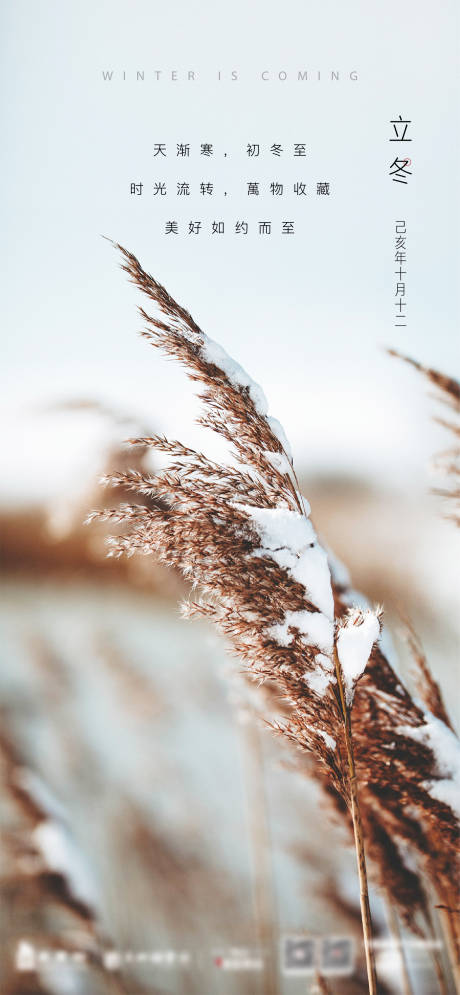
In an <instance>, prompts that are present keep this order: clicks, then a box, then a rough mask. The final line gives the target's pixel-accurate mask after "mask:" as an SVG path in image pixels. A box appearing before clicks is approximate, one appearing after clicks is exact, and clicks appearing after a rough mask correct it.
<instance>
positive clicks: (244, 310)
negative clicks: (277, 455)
mask: <svg viewBox="0 0 460 995" xmlns="http://www.w3.org/2000/svg"><path fill="white" fill-rule="evenodd" d="M457 17H458V15H457V5H456V4H454V3H451V2H444V3H443V4H442V6H440V7H439V6H435V5H434V4H432V3H428V2H415V0H409V2H406V3H405V4H400V3H396V2H395V0H390V2H388V3H386V4H385V5H376V4H369V3H367V2H358V0H352V2H347V3H339V2H338V0H326V2H323V3H321V4H313V3H311V2H307V3H305V2H301V0H295V2H294V0H288V2H285V3H283V4H275V3H273V2H268V3H267V2H266V0H264V2H263V3H262V2H256V3H253V4H251V5H250V6H249V5H247V4H246V3H243V2H242V0H236V2H233V3H232V4H229V3H228V4H217V3H211V2H210V0H202V2H200V3H199V4H198V3H190V2H188V3H185V2H179V3H175V4H174V5H166V4H162V5H160V4H159V3H152V2H150V3H145V2H138V0H134V2H131V3H130V4H129V5H128V4H126V3H120V2H110V3H109V2H99V3H98V4H96V5H95V4H94V3H89V2H88V0H80V2H78V3H77V2H68V3H65V4H63V3H61V2H57V0H56V2H51V0H40V3H38V4H37V3H36V2H33V0H14V2H13V0H9V2H7V3H5V4H4V5H3V14H2V21H3V25H2V32H1V35H2V39H3V42H2V44H3V57H2V66H3V75H4V85H3V87H2V90H3V111H2V117H3V125H2V135H3V142H2V145H3V153H2V159H3V163H2V170H3V186H2V190H3V196H4V228H3V230H4V238H3V246H2V272H3V276H4V292H3V295H2V296H3V312H4V315H3V322H2V327H3V340H4V341H3V356H4V361H3V364H2V366H3V386H2V393H3V403H4V405H5V407H6V409H7V411H8V412H12V411H13V409H14V410H15V411H16V412H17V411H18V409H19V408H24V406H29V405H30V404H32V403H35V402H37V401H44V400H54V399H56V398H65V397H68V396H80V395H84V396H88V395H89V396H92V397H95V398H99V399H102V400H104V401H111V402H116V403H119V404H121V405H122V406H123V407H124V408H127V409H130V408H132V409H134V410H135V411H136V412H139V413H140V414H142V415H143V416H144V417H148V418H149V419H150V420H151V421H152V422H153V423H155V424H158V426H159V428H161V429H162V430H166V431H170V432H171V433H173V434H179V435H184V434H185V435H187V437H188V438H191V437H193V435H194V432H193V430H192V429H191V428H190V425H189V423H190V420H191V417H192V413H193V410H194V409H193V406H192V404H191V401H190V391H189V388H188V387H187V386H186V385H185V382H184V380H183V378H182V376H181V375H180V374H179V372H177V371H175V370H174V369H173V368H172V367H171V366H170V365H166V364H165V363H164V361H163V360H161V358H160V357H159V356H158V355H156V354H155V353H154V351H153V350H149V349H148V347H147V346H146V345H145V344H143V343H142V342H140V341H139V339H138V338H137V337H136V334H135V331H136V329H138V328H139V321H138V319H137V317H136V311H135V305H136V302H137V298H136V294H135V292H134V291H133V290H132V288H130V287H129V286H128V285H127V284H126V282H125V280H124V277H123V275H122V274H121V273H120V272H119V271H118V270H117V260H116V257H115V254H114V252H113V250H112V249H111V247H110V246H109V245H108V243H107V242H104V241H103V240H102V239H101V238H100V235H101V234H106V235H109V236H111V237H112V238H115V239H117V240H119V241H120V242H122V243H124V244H125V245H126V246H127V247H129V248H130V249H131V250H132V251H134V252H135V253H136V254H137V255H138V256H139V257H140V259H141V261H142V263H143V264H144V265H145V267H146V268H148V269H149V270H150V271H151V272H152V273H154V274H155V276H157V277H158V278H159V279H160V280H161V281H162V282H163V283H165V284H166V286H167V287H168V289H169V290H170V292H171V293H172V294H173V295H174V296H177V298H178V299H179V300H180V301H181V302H182V303H184V304H185V305H186V306H187V307H188V308H189V309H190V310H191V312H192V313H193V315H194V317H195V318H196V320H197V321H198V322H199V323H200V324H201V325H202V327H203V328H204V329H205V330H206V331H207V332H208V333H209V334H210V335H212V336H213V337H214V338H216V339H218V340H219V341H220V342H221V343H222V344H223V345H224V346H225V348H226V349H227V350H228V351H229V352H231V353H232V354H233V355H235V356H236V358H238V359H239V360H240V362H242V363H243V365H245V366H246V367H247V369H248V370H249V372H250V373H251V375H252V376H253V377H254V378H255V379H256V380H258V381H259V382H260V383H262V385H263V387H264V389H265V393H266V394H267V396H268V398H269V401H270V410H271V413H273V414H275V415H276V416H277V417H278V418H279V419H280V420H281V421H282V422H283V424H284V425H285V428H286V431H287V433H288V435H289V436H290V438H291V440H292V442H293V444H294V447H295V449H296V451H297V462H298V464H300V465H301V466H311V467H315V468H316V467H321V468H323V469H329V470H330V469H334V468H339V469H341V470H351V471H352V472H355V471H363V472H368V473H369V474H370V475H371V476H374V475H379V474H381V473H382V472H383V473H384V474H385V476H386V477H387V479H390V480H391V479H392V478H394V479H396V478H398V477H402V478H403V479H406V478H407V480H408V481H409V480H410V479H411V478H412V476H413V474H414V473H416V474H417V473H419V474H420V473H421V472H422V471H423V467H424V463H425V461H426V459H427V458H428V456H429V453H430V452H431V451H432V448H433V446H434V445H435V444H436V443H437V440H438V435H437V434H436V432H435V430H432V429H431V427H430V422H429V417H428V415H429V405H428V403H427V402H426V399H425V397H424V396H423V391H422V390H421V389H420V385H419V384H418V383H417V381H416V379H415V377H413V375H412V374H411V371H409V370H407V369H405V368H399V367H398V365H397V364H395V362H394V361H393V362H392V361H390V360H389V359H387V358H386V357H385V356H384V355H383V353H382V347H383V346H384V345H387V344H392V345H395V346H397V347H399V348H401V349H402V350H403V351H408V352H410V353H412V354H413V355H415V356H417V357H418V358H420V359H421V360H423V361H426V362H428V363H431V364H435V365H437V366H439V367H441V368H444V369H445V370H447V371H449V372H453V373H457V374H458V373H459V372H460V370H459V366H460V363H459V347H458V331H457V328H458V290H457V286H456V284H457V270H458V258H459V257H458V196H457V186H458V175H459V173H458V109H457V103H458V101H457V92H458V79H457V69H456V65H457V48H458V25H457ZM112 68H113V69H115V71H116V73H117V72H118V73H120V72H121V71H122V70H123V69H125V70H126V71H127V72H128V73H129V72H130V71H135V70H136V69H143V70H144V71H145V77H146V78H145V81H144V82H143V83H141V82H139V83H136V82H135V81H134V80H133V81H132V82H131V81H128V82H123V81H122V80H121V78H120V77H118V79H117V76H115V78H114V81H113V82H112V83H104V82H103V81H102V75H101V74H102V70H103V69H112ZM155 69H162V70H163V71H165V72H166V71H170V70H172V69H174V70H177V71H178V73H179V79H178V80H177V81H176V82H173V81H170V80H167V79H162V80H161V81H156V80H155V79H154V76H153V70H155ZM188 69H193V70H194V71H196V72H197V74H198V79H197V80H196V81H195V82H193V83H187V82H185V81H184V80H183V75H182V74H183V73H184V72H185V71H187V70H188ZM218 69H221V70H222V72H223V74H224V75H225V74H229V73H230V71H231V70H232V69H236V70H237V71H238V73H239V79H238V81H237V82H232V81H230V80H227V79H226V80H224V81H221V82H220V83H219V82H218V81H217V80H216V78H215V77H216V73H217V70H218ZM304 69H309V70H311V71H312V72H314V71H316V70H318V69H319V70H321V72H322V74H323V78H322V80H321V82H317V81H315V80H311V81H309V82H297V80H296V76H297V71H298V70H304ZM332 69H334V70H336V69H337V70H339V71H340V72H341V74H342V76H343V77H345V75H346V74H347V73H349V72H350V70H356V71H357V73H358V75H359V79H358V81H356V82H352V81H349V80H348V79H345V78H341V79H340V81H338V82H337V81H332V82H331V81H330V80H328V79H327V78H326V77H327V75H328V74H329V72H330V70H332ZM262 70H268V71H269V72H270V74H273V75H275V76H276V74H277V73H278V72H279V71H286V72H287V74H288V78H287V80H285V81H279V80H276V79H270V81H268V82H265V81H262V80H261V79H260V73H261V71H262ZM400 113H401V114H402V115H403V116H406V115H407V116H408V117H410V118H411V119H412V122H413V124H412V136H413V142H412V145H411V147H410V148H411V155H412V157H413V176H412V177H411V180H410V184H409V185H408V186H407V187H404V186H400V185H398V184H395V183H392V182H391V180H390V179H389V177H388V167H389V163H390V162H391V157H392V153H393V149H394V148H395V146H394V145H391V144H389V142H388V138H389V136H390V132H391V129H390V124H389V122H390V119H391V118H393V117H395V116H397V115H398V114H400ZM158 141H164V142H166V143H169V145H170V146H171V145H173V144H175V143H176V141H189V142H190V143H191V145H192V147H194V146H196V145H197V144H199V143H200V142H202V141H210V142H213V143H214V144H215V146H216V149H217V150H218V153H219V154H218V157H217V158H216V160H215V162H214V163H213V169H212V174H213V175H212V178H213V179H214V181H215V184H216V188H217V187H219V188H221V187H222V186H225V188H226V189H227V190H228V196H227V198H226V199H225V202H224V200H223V198H222V194H221V193H220V194H218V195H217V196H216V198H215V200H214V201H213V207H212V212H213V215H214V213H215V214H216V215H217V216H218V217H225V218H226V219H228V221H229V223H230V222H233V220H234V219H235V218H239V217H240V216H242V217H245V216H248V218H249V219H250V220H251V219H252V220H253V221H257V220H259V219H260V217H262V218H264V217H270V216H272V217H273V218H274V219H278V220H280V219H281V218H282V217H284V214H285V212H286V214H289V215H291V214H292V213H293V212H295V217H296V219H298V233H297V235H296V236H295V237H293V238H289V237H285V238H284V239H283V238H281V237H280V236H276V237H275V236H272V237H271V238H270V239H266V240H264V239H262V238H257V237H256V236H255V235H254V236H252V237H249V236H248V238H247V239H246V240H244V239H239V240H238V239H237V238H236V237H235V236H234V235H232V234H228V235H226V236H224V237H223V238H221V239H220V241H216V238H214V239H213V238H212V237H210V236H207V235H206V236H204V235H203V236H200V237H199V239H194V240H191V239H190V238H189V237H187V236H186V235H183V236H181V237H179V238H169V239H168V238H167V237H166V236H165V235H164V234H163V232H162V225H163V222H164V218H165V217H166V216H171V217H172V218H174V217H176V216H178V217H179V218H181V217H182V218H183V219H184V221H185V220H188V218H189V216H191V217H202V218H203V219H206V218H208V220H211V217H212V216H213V215H212V216H211V207H209V208H208V211H209V214H205V211H204V209H203V207H202V202H200V199H199V197H198V196H197V197H195V199H194V201H193V204H192V205H191V206H190V209H189V205H188V204H187V210H185V209H184V208H182V211H181V212H180V213H179V210H178V205H177V198H175V197H174V195H171V196H170V197H169V200H168V201H167V205H168V206H167V208H166V206H165V207H163V204H161V206H157V205H158V202H157V201H154V199H153V197H152V196H151V195H149V194H147V195H145V196H144V197H142V198H137V199H136V198H133V197H130V195H129V183H130V182H131V180H133V179H137V178H143V179H144V181H145V182H146V184H150V185H151V183H152V182H153V180H154V179H156V178H160V177H159V175H157V165H156V161H154V160H153V157H152V149H153V144H154V143H155V142H158ZM274 141H279V142H281V143H284V144H286V145H289V144H292V143H293V142H295V141H306V142H307V145H308V148H309V150H310V155H309V160H308V167H307V169H306V173H307V176H306V178H307V180H308V181H310V185H311V189H312V190H313V193H312V194H311V197H310V198H309V200H308V201H307V203H305V204H302V205H300V204H295V203H294V202H293V200H292V197H291V199H290V201H289V208H288V207H287V206H286V208H285V207H284V203H286V202H284V203H283V207H281V206H280V205H279V204H278V203H276V205H275V204H272V203H271V201H270V199H269V197H268V196H266V197H265V198H264V200H263V201H262V199H260V200H259V201H258V202H257V203H254V204H253V203H252V202H251V206H250V207H249V205H248V200H247V195H246V194H245V190H244V186H243V183H244V181H245V180H246V179H255V178H257V177H256V176H255V175H249V173H251V174H253V173H254V169H255V168H256V167H255V166H254V165H253V163H251V165H250V168H249V165H248V160H247V157H246V156H245V155H244V148H245V146H246V143H247V142H260V144H261V145H264V144H268V145H270V144H271V143H272V142H274ZM224 149H225V150H227V159H226V160H225V161H224V158H223V150H224ZM165 168H166V167H165ZM282 169H283V175H284V178H285V180H286V183H287V182H289V183H291V182H292V180H293V179H295V178H296V177H295V175H294V172H292V175H291V170H293V166H292V163H290V164H287V165H285V164H283V167H282ZM277 171H278V172H280V171H281V166H280V169H278V170H277ZM163 172H164V170H163ZM272 172H274V169H273V168H272V163H271V161H270V163H268V162H267V161H265V164H264V165H263V166H262V163H258V164H257V173H258V175H260V177H261V179H264V180H266V182H269V180H270V179H271V178H272V179H278V178H279V177H278V176H275V175H273V176H271V175H270V174H271V173H272ZM201 173H203V165H202V162H197V161H196V160H195V161H192V160H190V164H189V165H188V167H187V174H188V175H187V176H185V175H184V179H187V178H190V179H192V181H194V182H198V181H199V179H201V178H207V177H205V176H204V175H203V177H202V176H201ZM164 178H165V179H169V180H170V181H171V184H172V183H173V182H174V184H175V181H176V179H177V178H178V174H177V164H176V161H173V160H172V159H169V160H168V165H167V173H166V175H165V177H164ZM318 179H326V180H329V181H330V182H331V197H330V198H329V199H327V198H320V197H316V196H315V195H314V185H315V184H316V180H318ZM272 201H273V198H272ZM398 217H404V218H405V219H406V220H407V226H408V243H409V244H408V276H407V284H408V297H407V300H408V313H409V324H408V328H407V329H406V330H395V329H394V327H393V309H392V303H393V295H394V275H393V270H394V267H393V258H392V256H393V227H394V220H395V218H398ZM13 425H14V427H15V430H16V439H15V444H17V439H18V437H19V438H20V439H21V440H22V443H21V446H22V452H21V464H22V465H24V464H25V463H27V460H32V461H33V460H35V462H36V464H37V473H38V474H39V473H40V470H39V467H40V466H41V467H42V468H43V470H42V472H43V475H44V476H46V475H47V474H48V478H47V479H50V477H49V475H50V474H51V477H52V473H53V470H52V467H53V466H54V467H55V470H56V468H57V465H58V463H59V464H60V467H61V469H60V473H61V475H62V473H63V469H62V468H63V467H64V468H65V466H66V465H67V463H66V461H68V463H69V466H70V464H71V463H72V458H73V451H67V452H65V453H64V452H62V451H61V453H60V455H59V459H57V456H56V446H57V444H58V443H57V440H58V439H59V438H60V436H59V430H58V429H57V428H56V432H57V435H56V434H55V438H54V442H53V432H52V431H51V432H50V433H48V434H47V433H46V431H45V430H44V429H43V430H42V428H41V426H40V425H39V424H38V423H36V425H35V427H34V428H32V427H31V425H30V416H29V415H27V416H21V417H17V415H16V416H15V418H14V420H13ZM184 425H185V428H184ZM31 440H33V444H32V443H31ZM86 444H87V442H86V441H85V446H86ZM31 446H32V448H31ZM5 447H6V448H5V453H4V457H3V459H4V466H5V467H6V476H7V478H8V476H10V477H11V480H12V479H13V475H14V474H16V475H15V477H14V479H15V480H18V479H19V477H20V467H16V471H15V464H14V461H15V453H14V446H11V445H9V443H8V442H6V443H5ZM32 449H33V451H32ZM77 449H78V445H77V443H75V452H76V451H77ZM56 472H57V470H56ZM18 474H19V476H18ZM64 476H65V470H64ZM11 486H12V485H11Z"/></svg>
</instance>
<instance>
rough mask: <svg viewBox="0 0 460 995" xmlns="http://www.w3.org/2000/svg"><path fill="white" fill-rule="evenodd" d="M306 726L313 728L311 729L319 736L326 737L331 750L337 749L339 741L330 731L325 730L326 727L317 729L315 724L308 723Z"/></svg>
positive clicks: (325, 740)
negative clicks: (337, 741)
mask: <svg viewBox="0 0 460 995" xmlns="http://www.w3.org/2000/svg"><path fill="white" fill-rule="evenodd" d="M306 728H307V729H311V731H312V732H314V733H316V735H317V736H321V737H322V738H323V739H324V742H325V744H326V746H328V747H329V749H330V750H335V748H336V746H337V743H336V741H335V739H334V737H333V736H330V735H329V733H328V732H325V730H324V729H316V727H315V726H309V725H307V727H306Z"/></svg>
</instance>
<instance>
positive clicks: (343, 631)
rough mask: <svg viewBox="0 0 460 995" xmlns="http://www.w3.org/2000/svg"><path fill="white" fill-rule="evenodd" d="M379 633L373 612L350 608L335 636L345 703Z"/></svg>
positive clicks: (376, 617)
mask: <svg viewBox="0 0 460 995" xmlns="http://www.w3.org/2000/svg"><path fill="white" fill-rule="evenodd" d="M379 635H380V621H379V618H378V616H377V615H376V613H375V612H372V611H367V612H363V611H361V610H360V609H356V610H355V611H353V610H351V611H350V612H349V613H348V616H346V618H345V621H344V624H343V625H342V626H341V627H340V629H339V631H338V636H337V653H338V657H339V660H340V665H341V667H342V672H343V679H344V685H345V698H346V702H347V705H351V704H352V701H353V695H354V688H355V685H356V682H357V681H358V680H359V678H360V677H361V674H363V673H364V671H365V669H366V666H367V663H368V660H369V657H370V655H371V651H372V647H373V645H374V643H375V642H377V639H378V638H379Z"/></svg>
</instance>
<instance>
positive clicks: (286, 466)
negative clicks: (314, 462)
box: [264, 449, 291, 474]
mask: <svg viewBox="0 0 460 995" xmlns="http://www.w3.org/2000/svg"><path fill="white" fill-rule="evenodd" d="M264 456H265V458H266V459H268V462H269V463H271V465H272V467H273V468H274V469H275V470H277V471H278V473H284V474H288V473H290V470H291V466H290V463H289V460H288V459H286V456H285V455H284V453H278V452H274V451H273V450H272V449H265V450H264Z"/></svg>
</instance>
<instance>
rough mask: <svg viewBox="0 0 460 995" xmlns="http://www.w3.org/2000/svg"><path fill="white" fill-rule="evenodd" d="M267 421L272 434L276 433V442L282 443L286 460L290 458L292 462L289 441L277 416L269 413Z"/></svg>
mask: <svg viewBox="0 0 460 995" xmlns="http://www.w3.org/2000/svg"><path fill="white" fill-rule="evenodd" d="M267 421H268V424H269V426H270V428H271V430H272V432H273V435H276V438H277V439H278V442H279V443H280V444H281V445H282V447H283V449H284V452H285V453H286V456H287V458H288V460H290V462H291V463H292V449H291V444H290V442H289V439H288V437H287V435H286V432H285V431H284V428H283V426H282V424H281V422H279V421H278V419H277V418H273V417H272V416H271V415H268V416H267Z"/></svg>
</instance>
